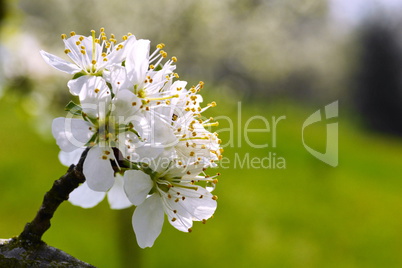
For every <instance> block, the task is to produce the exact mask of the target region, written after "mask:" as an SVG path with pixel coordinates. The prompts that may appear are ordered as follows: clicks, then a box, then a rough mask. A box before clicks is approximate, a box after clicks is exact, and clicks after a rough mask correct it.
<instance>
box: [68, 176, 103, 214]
mask: <svg viewBox="0 0 402 268" xmlns="http://www.w3.org/2000/svg"><path fill="white" fill-rule="evenodd" d="M105 194H106V193H104V192H96V191H93V190H91V189H90V188H89V187H88V184H87V183H86V182H84V183H83V184H81V185H80V186H79V187H78V188H76V189H75V190H74V191H73V192H72V193H71V194H70V196H69V198H68V201H70V203H71V204H73V205H75V206H80V207H83V208H92V207H94V206H96V205H97V204H99V202H101V201H102V200H103V198H105Z"/></svg>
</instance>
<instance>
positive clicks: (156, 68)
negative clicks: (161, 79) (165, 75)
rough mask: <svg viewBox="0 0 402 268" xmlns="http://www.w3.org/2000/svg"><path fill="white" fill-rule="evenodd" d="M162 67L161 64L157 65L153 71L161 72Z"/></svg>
mask: <svg viewBox="0 0 402 268" xmlns="http://www.w3.org/2000/svg"><path fill="white" fill-rule="evenodd" d="M162 67H163V66H162V65H161V64H159V65H158V66H156V67H155V69H154V71H160V70H162Z"/></svg>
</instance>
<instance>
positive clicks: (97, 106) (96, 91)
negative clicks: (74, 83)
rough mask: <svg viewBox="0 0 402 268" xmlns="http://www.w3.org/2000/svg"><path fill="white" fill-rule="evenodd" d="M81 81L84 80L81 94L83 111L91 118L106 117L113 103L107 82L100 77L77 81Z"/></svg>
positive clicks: (83, 77)
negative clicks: (111, 102)
mask: <svg viewBox="0 0 402 268" xmlns="http://www.w3.org/2000/svg"><path fill="white" fill-rule="evenodd" d="M81 79H83V80H84V83H82V85H81V91H80V93H79V98H80V102H81V107H82V111H83V112H84V113H86V114H87V115H88V116H89V117H91V118H96V117H98V116H99V117H102V116H103V115H106V114H107V113H108V111H109V104H110V101H111V94H110V90H109V87H108V86H107V85H106V81H105V80H104V79H103V78H102V77H99V76H90V77H86V76H81V77H80V78H78V79H76V80H81ZM78 83H81V82H78Z"/></svg>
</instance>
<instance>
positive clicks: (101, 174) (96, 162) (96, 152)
mask: <svg viewBox="0 0 402 268" xmlns="http://www.w3.org/2000/svg"><path fill="white" fill-rule="evenodd" d="M105 151H109V152H110V149H109V148H100V147H99V146H96V147H92V148H91V149H90V150H89V152H88V155H87V158H86V159H85V162H84V167H83V173H84V176H85V178H86V180H87V183H88V186H89V188H91V189H92V190H94V191H100V192H105V191H107V190H109V189H110V188H111V187H112V186H113V183H114V171H113V168H112V165H111V164H110V158H108V157H105V158H106V159H103V158H102V157H104V156H105V154H104V152H105ZM110 153H111V154H113V152H110Z"/></svg>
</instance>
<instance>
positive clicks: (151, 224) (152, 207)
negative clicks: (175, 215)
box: [133, 194, 164, 248]
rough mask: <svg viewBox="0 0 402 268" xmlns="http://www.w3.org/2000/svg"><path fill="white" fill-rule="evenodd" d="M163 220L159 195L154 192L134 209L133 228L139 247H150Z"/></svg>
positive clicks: (157, 234) (159, 231) (160, 228)
mask: <svg viewBox="0 0 402 268" xmlns="http://www.w3.org/2000/svg"><path fill="white" fill-rule="evenodd" d="M163 220H164V213H163V206H162V203H161V197H160V196H159V195H157V194H154V195H152V196H150V197H149V198H147V199H146V200H145V201H144V202H143V203H142V204H141V205H139V206H138V207H137V208H136V210H135V211H134V215H133V228H134V232H135V235H136V237H137V243H138V245H139V246H140V247H141V248H146V247H152V246H153V244H154V242H155V239H156V238H157V237H158V236H159V234H160V233H161V231H162V226H163Z"/></svg>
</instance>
